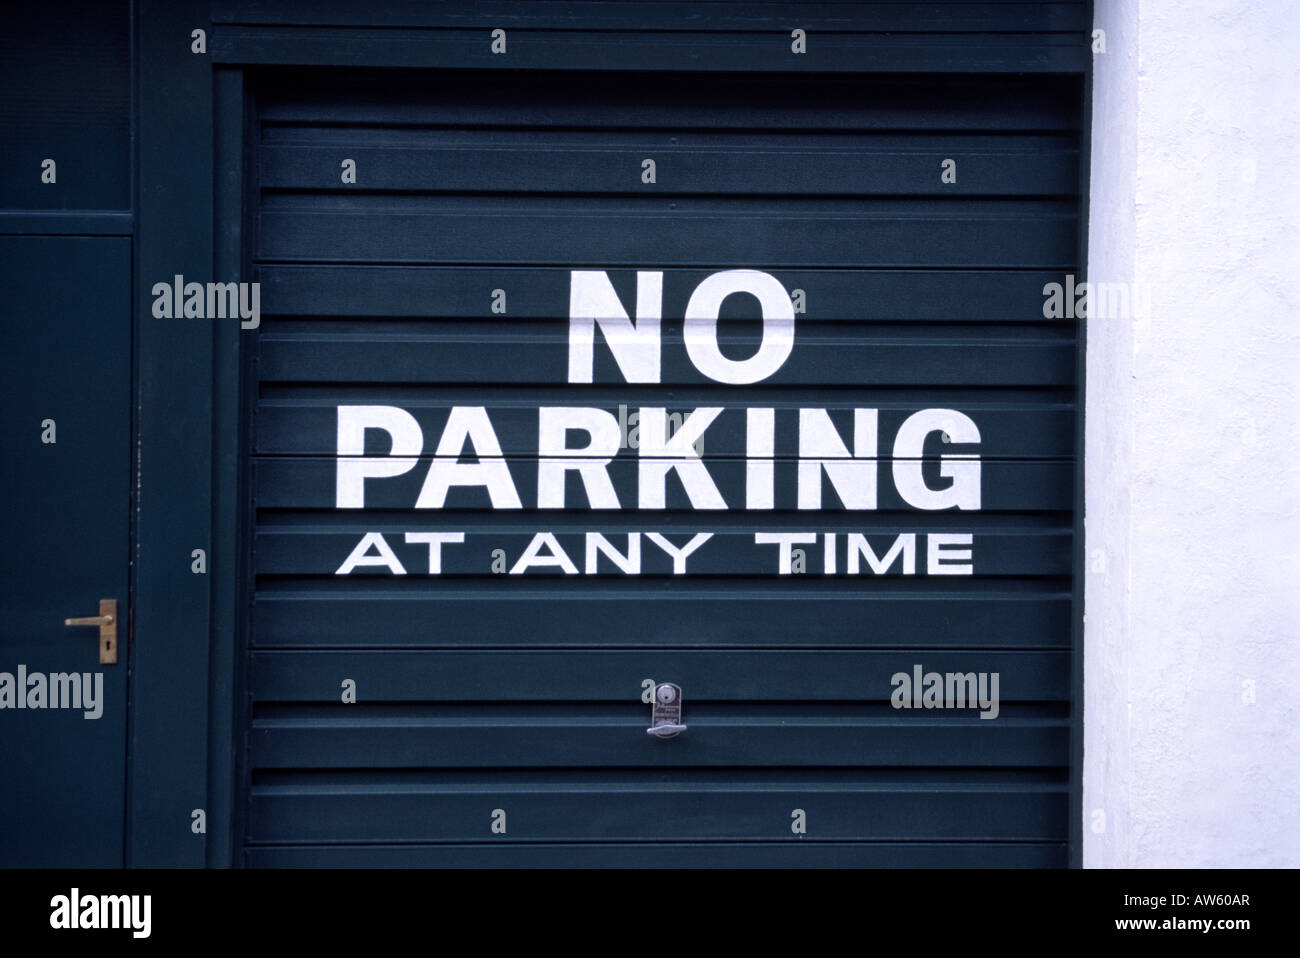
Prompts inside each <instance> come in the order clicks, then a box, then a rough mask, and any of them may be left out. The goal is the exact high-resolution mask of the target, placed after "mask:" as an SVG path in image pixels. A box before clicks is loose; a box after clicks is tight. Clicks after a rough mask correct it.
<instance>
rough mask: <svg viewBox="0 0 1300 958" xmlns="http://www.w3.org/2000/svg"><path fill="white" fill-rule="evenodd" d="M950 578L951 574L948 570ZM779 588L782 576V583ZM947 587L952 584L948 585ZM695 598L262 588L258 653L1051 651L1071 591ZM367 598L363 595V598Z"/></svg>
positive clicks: (1062, 633) (803, 591)
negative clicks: (397, 593) (364, 649)
mask: <svg viewBox="0 0 1300 958" xmlns="http://www.w3.org/2000/svg"><path fill="white" fill-rule="evenodd" d="M946 578H949V579H952V578H956V577H952V576H949V577H946ZM779 584H780V585H784V584H785V583H784V582H782V583H779ZM945 584H947V585H950V584H951V583H945ZM775 585H776V583H775V580H774V585H773V586H770V587H769V588H768V589H767V590H765V591H764V592H762V593H758V594H752V593H750V592H736V591H732V592H728V593H726V594H723V595H717V594H715V595H699V594H691V593H689V592H687V591H686V590H684V589H677V588H674V589H673V590H671V591H662V590H660V591H658V592H654V593H649V592H646V593H639V594H638V593H632V594H627V595H621V596H607V595H600V594H594V595H593V594H585V595H584V594H579V595H564V594H537V593H535V592H534V593H525V594H512V593H511V592H509V591H507V590H502V589H497V590H492V592H491V593H487V594H485V593H482V592H479V593H473V592H465V591H463V590H462V591H457V592H453V593H439V594H427V593H426V594H423V595H417V594H406V595H401V596H385V597H383V598H379V599H376V598H372V599H371V601H359V600H358V595H355V594H353V595H347V594H339V593H336V594H333V595H325V594H320V595H301V594H300V595H292V594H268V593H259V594H258V595H257V596H256V597H255V599H254V601H253V610H252V630H251V641H252V643H253V645H254V647H256V648H259V649H264V648H285V649H289V648H313V647H314V648H331V647H335V648H337V647H351V648H356V647H378V648H411V647H422V648H480V649H504V648H520V647H529V648H545V647H583V648H602V649H604V648H627V647H643V648H644V647H669V648H681V647H688V648H709V647H718V648H728V649H730V648H736V647H750V648H757V647H774V646H775V647H786V648H826V649H835V648H845V647H851V648H903V649H914V648H963V647H964V648H970V647H980V646H988V647H993V648H997V647H1004V648H1053V649H1068V648H1069V646H1070V621H1071V620H1070V593H1069V592H1068V591H1066V590H1064V589H1063V590H1061V591H1059V592H1056V593H1051V594H1044V593H1024V594H1011V595H1008V594H1005V593H1003V594H999V593H991V592H987V591H981V592H980V593H977V594H969V593H968V594H965V595H963V594H961V593H960V592H953V593H948V594H937V595H936V594H929V595H911V596H906V595H903V596H900V595H897V594H887V595H878V594H877V595H872V594H862V593H861V592H859V593H858V594H842V595H837V596H829V597H827V596H816V597H814V596H813V595H811V594H810V590H809V589H808V588H807V587H808V586H809V585H811V583H809V582H801V583H800V584H799V585H800V588H799V590H798V592H796V593H793V594H791V593H788V592H787V593H786V594H784V595H781V594H776V588H775ZM362 595H363V596H364V593H362Z"/></svg>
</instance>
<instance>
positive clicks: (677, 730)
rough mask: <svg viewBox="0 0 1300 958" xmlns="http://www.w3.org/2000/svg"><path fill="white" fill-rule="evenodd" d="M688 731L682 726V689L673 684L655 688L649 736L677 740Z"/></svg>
mask: <svg viewBox="0 0 1300 958" xmlns="http://www.w3.org/2000/svg"><path fill="white" fill-rule="evenodd" d="M684 731H686V726H685V725H683V724H682V689H681V686H678V685H673V683H671V682H660V683H659V684H658V685H656V686H655V694H654V701H653V703H652V704H651V707H650V727H649V728H648V729H646V734H647V735H653V736H655V738H676V737H677V736H678V735H680V734H681V733H682V732H684Z"/></svg>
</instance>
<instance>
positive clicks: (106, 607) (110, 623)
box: [63, 599, 117, 665]
mask: <svg viewBox="0 0 1300 958" xmlns="http://www.w3.org/2000/svg"><path fill="white" fill-rule="evenodd" d="M63 624H64V625H94V626H98V627H99V664H100V665H116V664H117V599H100V600H99V615H84V616H81V617H79V618H75V619H64V620H63Z"/></svg>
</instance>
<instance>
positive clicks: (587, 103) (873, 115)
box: [258, 4, 1082, 136]
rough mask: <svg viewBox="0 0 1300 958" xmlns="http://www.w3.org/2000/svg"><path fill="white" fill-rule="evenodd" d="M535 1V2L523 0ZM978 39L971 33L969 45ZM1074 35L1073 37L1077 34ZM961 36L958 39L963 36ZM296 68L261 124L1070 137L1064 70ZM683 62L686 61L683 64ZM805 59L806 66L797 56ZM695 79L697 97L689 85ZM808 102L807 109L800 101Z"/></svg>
mask: <svg viewBox="0 0 1300 958" xmlns="http://www.w3.org/2000/svg"><path fill="white" fill-rule="evenodd" d="M534 6H535V4H534ZM986 39H987V38H985V37H981V38H980V39H979V40H978V41H976V42H978V43H983V42H985V41H986ZM1081 39H1082V38H1081ZM966 42H967V43H970V42H971V41H970V40H969V39H968V40H967V41H966ZM499 66H500V64H494V67H497V68H498V69H493V70H489V71H483V70H473V71H469V70H465V71H443V72H440V73H437V74H430V73H427V72H425V71H417V70H392V69H387V70H384V71H382V72H381V73H357V72H355V71H348V72H347V73H344V72H342V71H339V70H337V69H333V70H331V69H323V70H296V71H294V72H293V73H292V74H284V75H281V76H278V77H277V78H276V80H275V82H274V83H269V84H266V85H265V88H263V89H259V91H258V115H259V117H260V119H261V122H262V124H263V127H264V128H267V127H271V126H275V125H278V124H304V123H316V124H323V125H328V126H331V127H334V128H337V129H340V130H345V129H346V128H348V127H350V126H358V125H360V126H368V127H371V128H382V127H402V128H408V129H409V128H417V127H424V128H431V127H457V128H464V127H465V126H466V125H467V124H469V125H472V126H474V127H475V128H480V129H500V130H510V129H527V130H534V129H542V130H546V129H552V130H554V129H563V130H566V131H567V130H611V129H613V130H618V131H620V132H626V131H628V130H631V129H642V130H670V131H674V132H676V131H683V132H685V131H690V130H743V131H750V132H752V131H763V132H781V131H796V130H803V131H816V132H818V133H821V132H842V131H855V132H862V131H872V130H879V131H888V132H898V131H909V132H922V131H943V132H945V133H961V132H976V133H979V134H982V135H988V134H990V133H997V132H1008V133H1010V132H1032V133H1045V132H1067V133H1071V134H1074V135H1076V136H1077V134H1078V133H1079V131H1080V129H1081V126H1082V123H1081V97H1080V92H1079V84H1078V81H1077V79H1076V78H1074V77H1053V76H1043V75H1040V76H1034V77H1032V78H1029V79H1026V78H1024V77H999V76H985V77H980V78H979V80H978V82H972V81H971V78H970V77H964V76H945V75H942V74H943V72H944V71H939V74H940V75H931V76H915V75H913V76H907V77H890V76H887V75H881V74H876V75H873V76H869V77H868V76H861V77H851V76H846V75H843V74H841V75H839V76H836V77H835V78H834V79H833V80H831V81H828V80H827V79H826V78H824V77H820V76H817V75H815V71H813V70H810V71H809V72H808V73H805V74H802V75H801V74H799V73H784V74H773V75H765V74H763V73H755V72H749V73H746V74H743V75H728V74H725V73H724V74H712V75H708V76H704V75H701V74H700V73H698V72H685V73H672V72H669V73H661V74H657V75H655V76H654V77H653V82H647V81H646V78H645V77H644V76H643V75H637V74H626V75H623V74H620V73H619V72H617V71H610V70H604V71H599V72H581V71H579V72H574V73H570V72H567V71H566V72H546V71H542V72H537V73H533V74H532V75H530V76H529V77H528V82H527V85H526V86H525V87H521V85H520V82H519V78H518V76H517V75H514V74H512V73H510V72H505V71H501V70H500V69H499ZM688 69H693V68H691V67H688ZM805 69H807V66H805ZM703 85H707V95H706V96H702V95H701V89H702V86H703ZM810 105H811V108H810Z"/></svg>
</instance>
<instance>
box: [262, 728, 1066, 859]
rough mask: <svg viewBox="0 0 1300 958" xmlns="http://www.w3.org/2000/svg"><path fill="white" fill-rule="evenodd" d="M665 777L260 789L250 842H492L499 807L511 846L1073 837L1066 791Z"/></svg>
mask: <svg viewBox="0 0 1300 958" xmlns="http://www.w3.org/2000/svg"><path fill="white" fill-rule="evenodd" d="M676 744H677V743H673V745H676ZM658 745H659V747H660V748H661V749H662V748H664V747H665V745H664V743H658ZM667 747H670V748H671V747H673V746H667ZM665 778H666V782H665V786H664V787H659V788H654V789H652V790H648V791H646V792H642V793H628V792H625V791H617V792H601V791H595V792H586V791H584V792H573V793H568V794H564V793H559V794H557V793H552V792H540V793H531V794H530V793H527V792H523V793H507V794H501V793H498V792H483V793H478V794H474V793H470V794H421V793H418V792H417V793H414V794H382V793H380V794H374V793H369V794H366V793H361V794H358V793H339V792H331V791H322V792H316V793H312V792H304V791H296V792H291V793H284V792H279V791H267V790H264V789H258V788H256V787H255V788H254V789H253V793H252V797H251V802H250V807H249V822H248V833H247V836H248V840H249V841H250V842H251V843H253V844H257V843H259V842H274V843H282V842H312V841H331V842H335V841H341V842H363V841H364V842H399V841H411V842H435V841H444V842H445V841H473V840H474V839H479V840H482V839H484V838H488V837H490V836H491V834H492V833H491V824H492V812H493V809H496V808H501V809H502V810H503V811H505V813H506V825H507V832H506V835H507V836H508V839H509V840H513V841H519V840H528V841H552V842H554V841H581V840H587V841H592V840H602V841H645V840H656V841H665V840H669V841H671V840H678V841H682V840H709V841H718V840H727V839H731V840H745V839H749V840H755V839H760V840H766V841H768V842H773V843H776V842H781V841H785V840H788V839H790V838H793V837H794V836H793V835H792V834H791V829H790V825H791V812H792V810H793V809H795V808H802V809H803V810H804V813H805V819H806V822H807V827H808V838H811V837H812V836H816V838H817V839H819V840H839V841H845V840H859V841H861V840H875V841H888V840H898V839H912V840H922V841H924V840H928V841H935V840H943V839H957V838H961V839H966V840H976V841H988V840H996V841H1050V840H1052V839H1055V838H1058V837H1059V836H1060V835H1061V834H1063V833H1064V829H1065V816H1066V814H1067V804H1068V802H1067V796H1066V793H1065V790H1064V789H1063V788H1061V789H1053V790H1052V791H1044V792H1033V791H1008V792H996V791H987V790H983V789H981V790H979V791H972V792H963V791H961V790H952V791H942V792H935V791H924V790H919V789H901V790H899V791H894V792H889V791H884V790H879V791H877V790H868V791H858V790H853V791H839V790H835V789H825V790H819V791H815V792H809V791H798V790H793V789H774V790H772V791H770V792H767V791H765V792H753V791H745V792H734V791H732V792H729V791H727V790H725V789H722V788H719V789H716V790H711V791H696V790H686V789H678V788H674V787H672V786H671V784H670V782H671V776H670V775H666V776H665ZM801 837H802V836H801Z"/></svg>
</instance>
